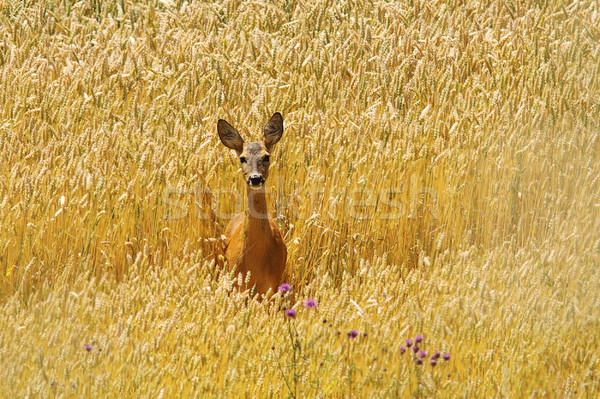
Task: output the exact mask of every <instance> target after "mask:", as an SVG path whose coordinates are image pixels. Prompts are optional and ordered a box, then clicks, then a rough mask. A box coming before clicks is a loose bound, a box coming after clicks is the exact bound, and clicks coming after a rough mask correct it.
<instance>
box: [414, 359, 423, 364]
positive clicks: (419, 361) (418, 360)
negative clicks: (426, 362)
mask: <svg viewBox="0 0 600 399" xmlns="http://www.w3.org/2000/svg"><path fill="white" fill-rule="evenodd" d="M415 361H416V362H417V364H418V365H421V364H423V360H421V359H419V358H417V359H416V360H415Z"/></svg>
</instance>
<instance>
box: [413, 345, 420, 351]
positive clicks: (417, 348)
mask: <svg viewBox="0 0 600 399" xmlns="http://www.w3.org/2000/svg"><path fill="white" fill-rule="evenodd" d="M412 351H413V352H414V353H417V352H418V351H419V347H418V346H417V345H415V346H413V348H412Z"/></svg>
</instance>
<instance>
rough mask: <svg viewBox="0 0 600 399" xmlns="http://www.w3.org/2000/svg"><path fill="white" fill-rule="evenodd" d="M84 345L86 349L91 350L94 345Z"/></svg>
mask: <svg viewBox="0 0 600 399" xmlns="http://www.w3.org/2000/svg"><path fill="white" fill-rule="evenodd" d="M83 347H84V348H85V350H86V351H88V352H90V351H91V350H92V348H93V347H94V346H93V345H92V344H85V345H84V346H83Z"/></svg>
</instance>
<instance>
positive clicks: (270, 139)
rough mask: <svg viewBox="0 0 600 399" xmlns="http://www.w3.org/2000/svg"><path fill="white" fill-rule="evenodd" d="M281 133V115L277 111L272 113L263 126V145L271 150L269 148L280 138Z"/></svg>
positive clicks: (268, 149) (269, 149)
mask: <svg viewBox="0 0 600 399" xmlns="http://www.w3.org/2000/svg"><path fill="white" fill-rule="evenodd" d="M282 134H283V117H282V116H281V114H280V113H279V112H276V113H274V114H273V116H272V117H271V119H269V122H268V123H267V125H266V126H265V147H267V151H269V152H271V148H273V146H274V145H275V144H277V142H278V141H279V140H280V139H281V135H282Z"/></svg>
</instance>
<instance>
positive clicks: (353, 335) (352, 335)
mask: <svg viewBox="0 0 600 399" xmlns="http://www.w3.org/2000/svg"><path fill="white" fill-rule="evenodd" d="M357 336H358V331H357V330H352V331H348V338H350V339H354V338H356V337H357Z"/></svg>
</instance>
